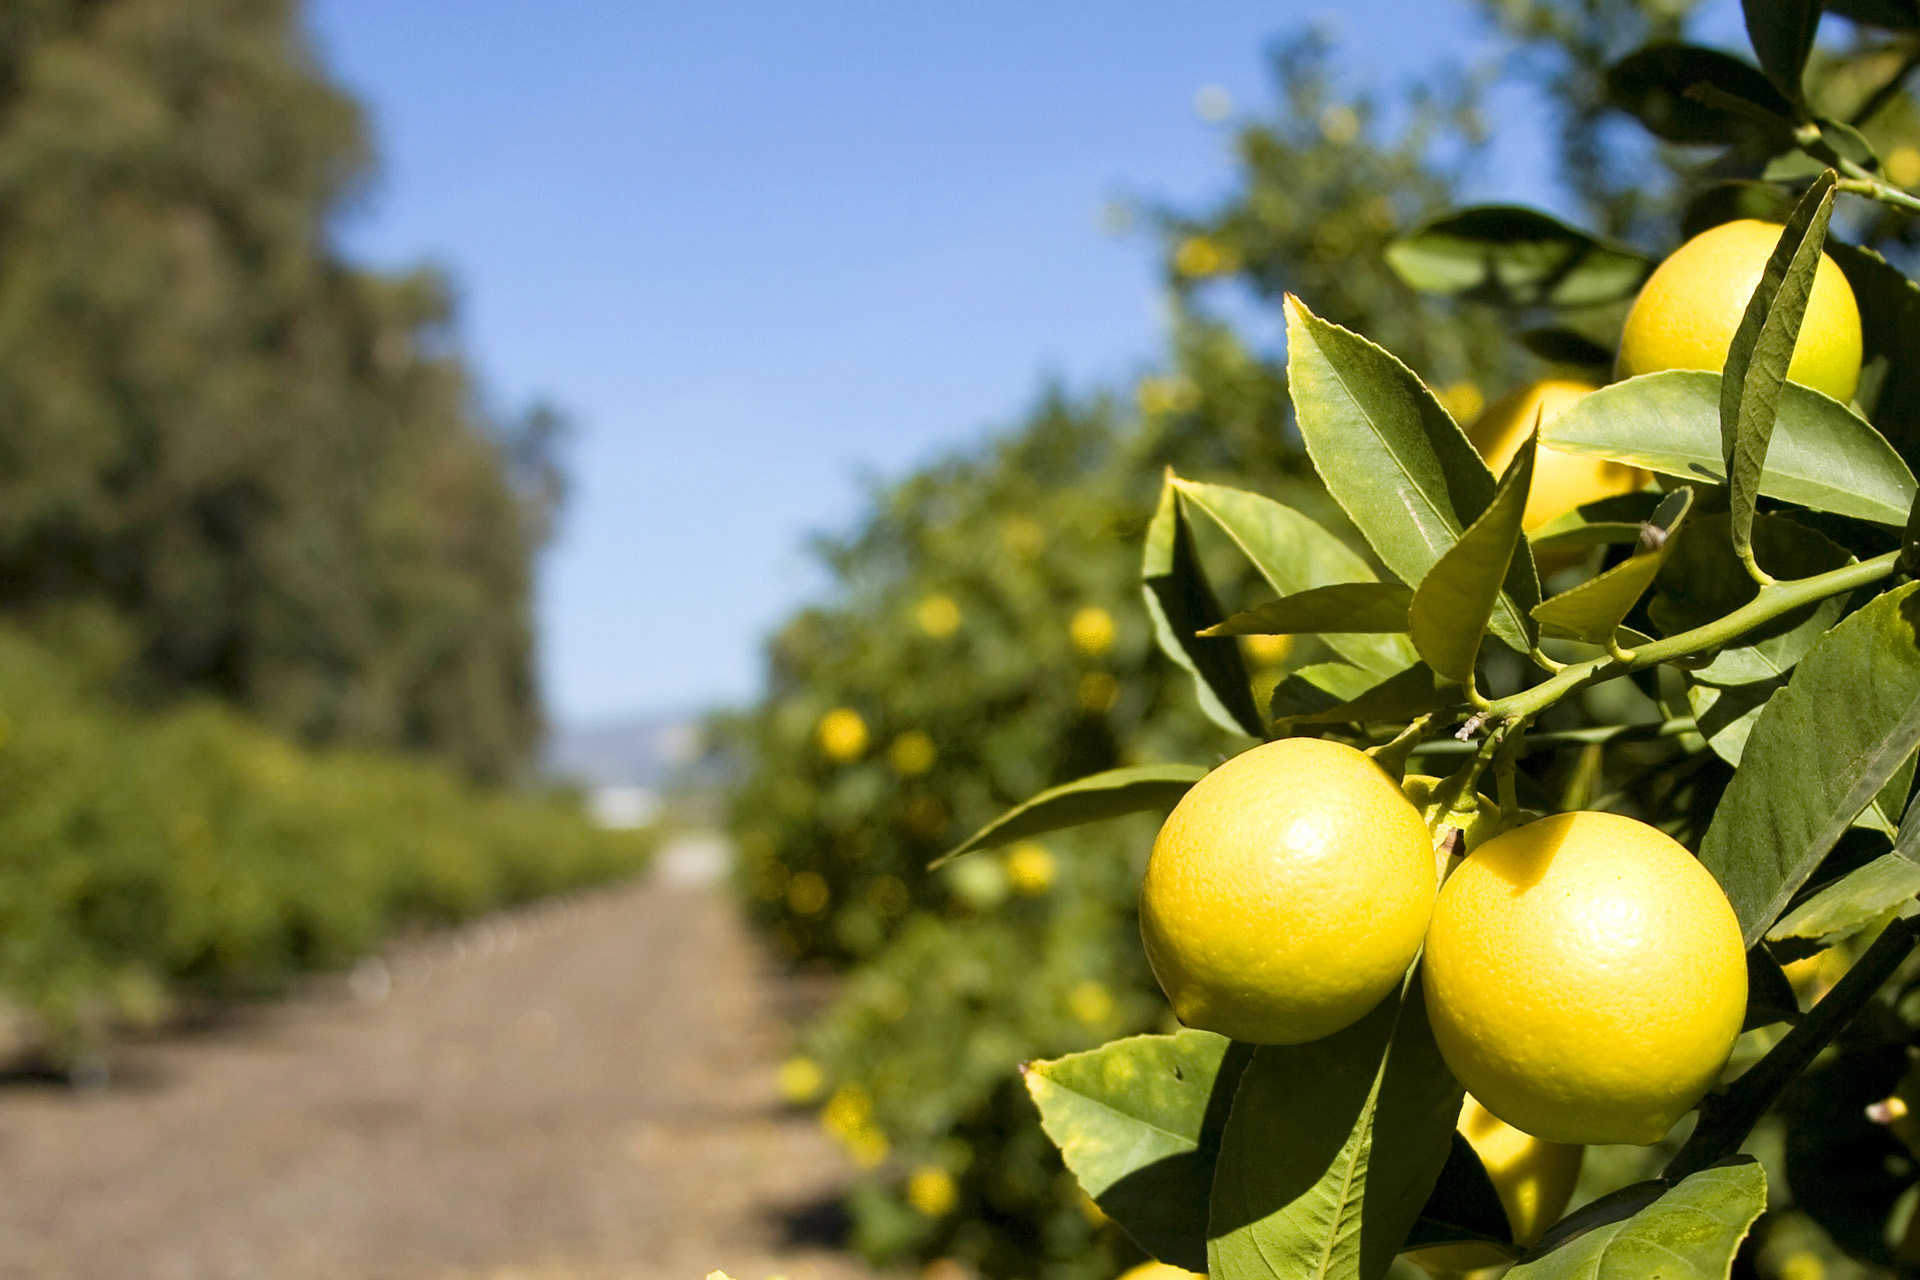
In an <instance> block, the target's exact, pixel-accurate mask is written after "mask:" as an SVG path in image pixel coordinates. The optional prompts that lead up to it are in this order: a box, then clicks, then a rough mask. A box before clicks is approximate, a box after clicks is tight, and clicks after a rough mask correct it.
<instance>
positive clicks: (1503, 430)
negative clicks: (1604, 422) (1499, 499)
mask: <svg viewBox="0 0 1920 1280" xmlns="http://www.w3.org/2000/svg"><path fill="white" fill-rule="evenodd" d="M1593 390H1596V388H1595V387H1594V385H1593V384H1592V383H1590V382H1578V381H1575V380H1573V379H1571V378H1548V379H1545V380H1544V381H1541V382H1535V383H1533V384H1531V385H1529V386H1524V387H1521V388H1520V389H1519V390H1517V391H1514V392H1511V393H1510V394H1508V395H1505V396H1502V397H1501V398H1500V399H1498V400H1496V401H1494V402H1493V404H1492V405H1491V406H1490V407H1489V408H1488V409H1487V411H1486V412H1485V413H1483V414H1481V415H1480V417H1479V418H1478V419H1477V420H1476V421H1475V422H1474V424H1473V425H1472V426H1471V427H1468V428H1467V439H1469V440H1471V441H1472V442H1473V447H1474V448H1476V449H1478V450H1479V451H1480V456H1481V457H1483V458H1485V459H1486V460H1487V465H1488V466H1489V467H1492V468H1493V471H1494V474H1495V475H1498V474H1500V473H1501V472H1504V471H1505V470H1506V469H1507V464H1508V463H1510V462H1512V461H1513V455H1514V454H1516V453H1518V452H1520V446H1521V445H1523V444H1525V443H1526V442H1527V437H1528V436H1529V435H1531V434H1532V433H1533V423H1534V419H1535V417H1536V416H1537V417H1538V418H1539V420H1540V422H1541V424H1542V425H1545V424H1546V423H1548V422H1551V421H1553V420H1554V419H1555V418H1557V417H1559V416H1560V414H1561V413H1562V412H1564V411H1565V410H1566V409H1567V407H1568V406H1570V405H1571V404H1572V403H1573V402H1574V401H1576V400H1578V399H1579V398H1580V397H1581V396H1584V395H1586V394H1587V392H1589V391H1593ZM1651 479H1653V476H1652V475H1651V474H1650V473H1649V472H1646V471H1642V470H1641V469H1640V468H1639V467H1630V466H1628V465H1626V464H1625V463H1623V462H1609V461H1607V460H1606V459H1605V458H1582V457H1580V456H1578V455H1577V454H1571V453H1561V452H1560V451H1559V450H1558V449H1548V448H1545V447H1542V448H1539V449H1536V450H1534V454H1533V488H1531V489H1529V490H1528V491H1527V506H1526V510H1525V511H1524V512H1522V513H1521V516H1520V527H1521V528H1522V529H1524V530H1526V531H1527V532H1528V533H1532V532H1533V531H1534V530H1536V529H1538V528H1540V527H1541V526H1542V525H1545V524H1549V523H1551V522H1552V521H1554V520H1556V519H1558V518H1559V517H1560V516H1563V515H1565V514H1566V513H1567V512H1569V511H1571V510H1573V509H1574V508H1575V507H1577V506H1579V505H1581V504H1582V503H1586V502H1593V501H1595V500H1596V499H1599V498H1611V497H1613V496H1614V495H1615V494H1619V493H1632V492H1633V491H1634V490H1635V489H1639V488H1642V487H1644V486H1645V485H1646V483H1647V482H1648V481H1649V480H1651Z"/></svg>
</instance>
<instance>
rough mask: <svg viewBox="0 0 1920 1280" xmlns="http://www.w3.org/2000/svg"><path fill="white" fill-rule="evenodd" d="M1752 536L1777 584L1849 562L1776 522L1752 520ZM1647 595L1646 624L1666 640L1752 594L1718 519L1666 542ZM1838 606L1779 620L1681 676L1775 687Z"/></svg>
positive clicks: (1818, 540) (1829, 602)
mask: <svg viewBox="0 0 1920 1280" xmlns="http://www.w3.org/2000/svg"><path fill="white" fill-rule="evenodd" d="M1753 532H1754V545H1755V546H1756V547H1757V548H1758V549H1759V553H1760V556H1761V558H1762V559H1764V560H1765V561H1766V562H1767V563H1768V564H1770V565H1772V566H1774V568H1775V569H1776V570H1777V571H1778V572H1779V573H1780V575H1781V576H1782V577H1786V578H1808V577H1812V576H1813V575H1814V574H1817V573H1825V572H1827V571H1828V570H1830V569H1837V568H1839V567H1840V566H1842V565H1844V564H1848V563H1851V562H1852V559H1853V557H1852V556H1850V555H1849V554H1847V551H1846V549H1845V548H1844V547H1841V546H1838V545H1837V544H1835V543H1833V542H1831V541H1829V540H1828V539H1827V538H1825V537H1823V536H1822V535H1820V534H1818V533H1816V532H1814V531H1813V530H1811V529H1808V528H1805V527H1804V526H1802V525H1799V524H1796V523H1794V522H1793V521H1791V520H1788V519H1786V518H1785V517H1784V516H1761V517H1759V518H1758V519H1757V520H1755V522H1754V526H1753ZM1654 589H1655V592H1656V594H1655V596H1654V598H1653V600H1652V602H1651V603H1650V604H1649V605H1648V606H1647V616H1648V617H1649V618H1651V619H1652V620H1653V624H1654V625H1655V626H1656V627H1658V628H1659V629H1660V632H1661V633H1662V634H1663V635H1669V636H1671V635H1677V634H1679V633H1680V632H1682V631H1691V630H1693V629H1694V628H1695V627H1700V626H1704V625H1706V624H1707V623H1709V622H1713V621H1715V620H1717V619H1720V618H1724V617H1726V616H1727V615H1728V614H1729V613H1732V612H1733V611H1734V610H1736V609H1738V608H1740V607H1742V606H1743V605H1745V604H1747V602H1749V601H1750V600H1752V599H1753V598H1754V597H1755V596H1756V595H1757V594H1759V588H1758V587H1757V586H1755V585H1754V582H1753V579H1751V578H1749V577H1748V576H1747V575H1746V574H1745V573H1744V572H1742V570H1741V567H1740V562H1739V561H1738V560H1736V559H1735V558H1734V555H1733V544H1732V541H1731V539H1729V537H1728V536H1727V515H1726V513H1725V512H1720V513H1717V514H1715V515H1710V516H1702V517H1701V518H1700V519H1698V520H1695V521H1693V522H1691V523H1689V524H1688V525H1687V527H1686V528H1685V529H1684V530H1683V531H1682V532H1680V533H1679V534H1677V535H1676V536H1675V537H1674V539H1673V543H1672V547H1671V550H1670V553H1669V555H1668V559H1667V563H1666V565H1665V566H1664V567H1663V568H1662V569H1661V571H1660V573H1659V576H1658V577H1656V578H1655V579H1654ZM1846 603H1847V602H1846V597H1844V596H1832V597H1829V598H1828V599H1826V600H1822V601H1819V602H1817V603H1815V604H1812V605H1808V606H1806V607H1805V608H1801V609H1795V610H1794V611H1793V612H1791V613H1787V614H1783V615H1781V616H1780V617H1778V618H1775V619H1774V620H1773V621H1771V622H1768V623H1766V624H1765V625H1763V626H1759V627H1756V628H1754V629H1753V630H1751V631H1749V632H1747V633H1746V634H1745V635H1743V636H1741V637H1740V638H1739V640H1738V641H1737V642H1735V643H1733V644H1729V645H1727V646H1726V647H1725V648H1723V649H1721V650H1720V652H1718V653H1717V654H1714V655H1713V657H1712V660H1711V661H1709V662H1708V663H1707V664H1706V665H1705V666H1698V667H1695V668H1694V669H1693V670H1692V671H1691V672H1690V673H1689V674H1690V676H1691V678H1692V679H1694V680H1695V681H1698V682H1701V683H1703V684H1716V685H1729V684H1750V683H1752V682H1754V681H1758V680H1772V679H1775V678H1777V677H1778V676H1780V675H1782V674H1784V673H1785V672H1787V671H1789V670H1791V669H1792V668H1793V664H1794V663H1796V662H1798V661H1800V659H1801V658H1803V657H1805V656H1806V653H1807V650H1809V649H1811V648H1812V647H1813V645H1814V642H1815V641H1817V640H1819V639H1820V637H1821V636H1823V635H1825V634H1826V632H1827V629H1828V628H1829V627H1831V626H1833V624H1834V623H1835V622H1836V621H1838V620H1839V618H1840V615H1841V613H1842V612H1843V611H1844V610H1845V608H1846Z"/></svg>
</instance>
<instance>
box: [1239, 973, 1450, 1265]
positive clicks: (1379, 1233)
mask: <svg viewBox="0 0 1920 1280" xmlns="http://www.w3.org/2000/svg"><path fill="white" fill-rule="evenodd" d="M1460 1099H1461V1089H1460V1085H1459V1083H1458V1082H1457V1081H1455V1080H1454V1078H1453V1075H1452V1073H1450V1072H1449V1071H1448V1070H1447V1066H1446V1063H1444V1062H1443V1061H1441V1059H1440V1052H1439V1050H1438V1049H1437V1048H1436V1047H1435V1046H1434V1043H1433V1033H1432V1031H1431V1030H1430V1029H1429V1028H1428V1026H1427V1018H1426V1010H1425V1007H1424V1005H1423V1004H1422V1002H1421V996H1420V986H1419V983H1418V982H1414V983H1411V984H1409V987H1408V989H1407V990H1406V993H1405V995H1404V996H1399V997H1394V996H1390V997H1388V998H1387V999H1386V1000H1383V1001H1381V1003H1380V1004H1379V1006H1378V1007H1376V1008H1375V1009H1374V1010H1373V1012H1371V1013H1369V1014H1368V1015H1367V1016H1366V1017H1364V1018H1362V1019H1361V1020H1360V1021H1359V1022H1356V1023H1355V1024H1354V1025H1352V1026H1350V1027H1348V1028H1347V1029H1346V1030H1344V1031H1340V1032H1336V1033H1335V1034H1333V1035H1331V1036H1327V1037H1325V1038H1323V1039H1320V1040H1316V1041H1313V1042H1312V1043H1310V1044H1300V1045H1262V1046H1261V1047H1260V1048H1259V1049H1258V1050H1257V1051H1256V1052H1255V1053H1254V1055H1253V1061H1252V1062H1251V1063H1249V1064H1248V1066H1247V1069H1246V1072H1245V1074H1243V1075H1242V1076H1241V1077H1240V1090H1239V1092H1238V1093H1237V1094H1236V1095H1235V1097H1234V1101H1233V1112H1232V1114H1231V1115H1230V1116H1229V1117H1228V1119H1227V1128H1226V1132H1225V1134H1224V1135H1223V1136H1222V1138H1221V1142H1220V1158H1219V1161H1218V1163H1217V1165H1216V1166H1215V1171H1214V1180H1213V1203H1212V1215H1211V1222H1210V1225H1209V1227H1208V1232H1209V1235H1210V1237H1211V1238H1210V1239H1209V1240H1208V1242H1207V1264H1208V1265H1207V1274H1208V1275H1209V1276H1210V1277H1211V1278H1212V1280H1379V1278H1380V1277H1382V1276H1384V1275H1385V1274H1386V1273H1387V1268H1388V1267H1389V1266H1391V1265H1392V1263H1393V1258H1394V1255H1395V1254H1396V1253H1398V1252H1399V1251H1400V1248H1401V1246H1402V1245H1403V1244H1404V1243H1405V1242H1406V1239H1407V1236H1408V1233H1409V1232H1410V1230H1411V1229H1412V1227H1413V1224H1414V1221H1415V1220H1416V1219H1417V1218H1418V1217H1419V1216H1420V1209H1421V1207H1422V1206H1423V1205H1424V1204H1426V1203H1427V1199H1428V1196H1429V1195H1431V1193H1432V1191H1433V1188H1434V1185H1435V1183H1436V1181H1437V1180H1438V1178H1439V1175H1440V1170H1441V1168H1442V1166H1444V1165H1445V1164H1446V1160H1447V1154H1448V1152H1449V1151H1450V1150H1451V1147H1452V1140H1453V1139H1452V1135H1453V1131H1454V1122H1455V1121H1456V1120H1457V1118H1458V1117H1459V1113H1460Z"/></svg>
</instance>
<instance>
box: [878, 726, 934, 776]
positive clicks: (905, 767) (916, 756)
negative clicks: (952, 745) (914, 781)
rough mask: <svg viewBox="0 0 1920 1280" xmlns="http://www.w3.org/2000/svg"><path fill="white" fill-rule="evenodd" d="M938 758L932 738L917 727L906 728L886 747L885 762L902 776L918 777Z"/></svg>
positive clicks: (931, 766)
mask: <svg viewBox="0 0 1920 1280" xmlns="http://www.w3.org/2000/svg"><path fill="white" fill-rule="evenodd" d="M939 758H940V749H939V748H938V747H936V746H934V745H933V739H932V738H930V737H928V736H927V734H926V733H924V732H923V731H921V730H919V729H909V730H907V731H906V732H905V733H903V734H901V735H900V736H899V737H897V738H895V739H894V740H893V745H892V746H890V747H888V748H887V763H888V764H891V765H892V766H893V771H894V772H895V773H897V774H899V775H900V776H901V777H903V778H916V777H919V776H920V775H921V774H923V773H925V772H926V771H927V770H929V769H931V768H933V765H934V762H935V761H936V760H938V759H939Z"/></svg>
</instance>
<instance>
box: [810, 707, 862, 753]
mask: <svg viewBox="0 0 1920 1280" xmlns="http://www.w3.org/2000/svg"><path fill="white" fill-rule="evenodd" d="M814 736H815V737H816V738H818V739H819V742H820V750H821V752H822V754H824V755H825V756H826V757H827V759H829V760H833V761H836V762H837V763H840V764H846V763H848V762H850V761H853V760H858V759H859V758H860V757H861V756H863V755H865V754H866V751H867V722H866V721H865V720H863V719H861V718H860V713H859V712H858V711H855V710H854V709H853V708H852V707H835V708H834V709H833V710H831V711H829V712H827V714H825V715H824V716H821V717H820V727H819V728H818V729H817V730H816V731H815V735H814Z"/></svg>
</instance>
